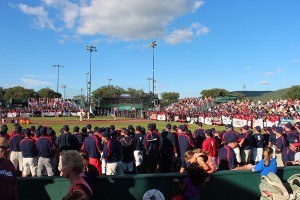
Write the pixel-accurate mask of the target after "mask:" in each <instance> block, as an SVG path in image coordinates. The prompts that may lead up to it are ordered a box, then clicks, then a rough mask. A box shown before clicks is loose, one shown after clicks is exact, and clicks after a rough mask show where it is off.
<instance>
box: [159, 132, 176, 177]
mask: <svg viewBox="0 0 300 200" xmlns="http://www.w3.org/2000/svg"><path fill="white" fill-rule="evenodd" d="M161 137H162V143H161V149H160V171H161V172H163V173H170V172H172V164H173V163H172V161H173V156H174V154H175V152H176V146H175V137H174V135H173V133H171V132H170V131H166V130H164V131H162V133H161Z"/></svg>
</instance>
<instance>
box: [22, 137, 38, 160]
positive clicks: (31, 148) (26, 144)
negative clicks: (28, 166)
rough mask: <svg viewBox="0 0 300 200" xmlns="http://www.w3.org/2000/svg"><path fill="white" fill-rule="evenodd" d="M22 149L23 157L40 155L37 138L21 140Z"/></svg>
mask: <svg viewBox="0 0 300 200" xmlns="http://www.w3.org/2000/svg"><path fill="white" fill-rule="evenodd" d="M20 150H21V151H22V156H23V158H34V157H36V156H37V155H38V151H37V148H36V145H35V140H34V139H32V138H24V139H23V140H21V142H20Z"/></svg>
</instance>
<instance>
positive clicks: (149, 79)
mask: <svg viewBox="0 0 300 200" xmlns="http://www.w3.org/2000/svg"><path fill="white" fill-rule="evenodd" d="M145 80H148V81H149V94H150V93H151V91H150V81H151V80H152V78H145Z"/></svg>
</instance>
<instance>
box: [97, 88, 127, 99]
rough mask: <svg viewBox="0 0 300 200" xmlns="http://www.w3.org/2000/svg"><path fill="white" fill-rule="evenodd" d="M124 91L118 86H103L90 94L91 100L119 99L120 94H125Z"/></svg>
mask: <svg viewBox="0 0 300 200" xmlns="http://www.w3.org/2000/svg"><path fill="white" fill-rule="evenodd" d="M125 92H126V91H125V90H124V89H123V88H121V87H118V86H116V87H115V86H113V85H105V86H102V87H101V88H98V89H96V90H94V91H93V92H92V94H93V98H95V99H98V98H100V97H108V98H109V97H110V98H111V97H120V96H121V94H123V93H125Z"/></svg>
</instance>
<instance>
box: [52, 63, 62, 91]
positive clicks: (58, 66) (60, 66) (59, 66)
mask: <svg viewBox="0 0 300 200" xmlns="http://www.w3.org/2000/svg"><path fill="white" fill-rule="evenodd" d="M52 67H57V86H56V93H58V86H59V68H64V66H62V65H52Z"/></svg>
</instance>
